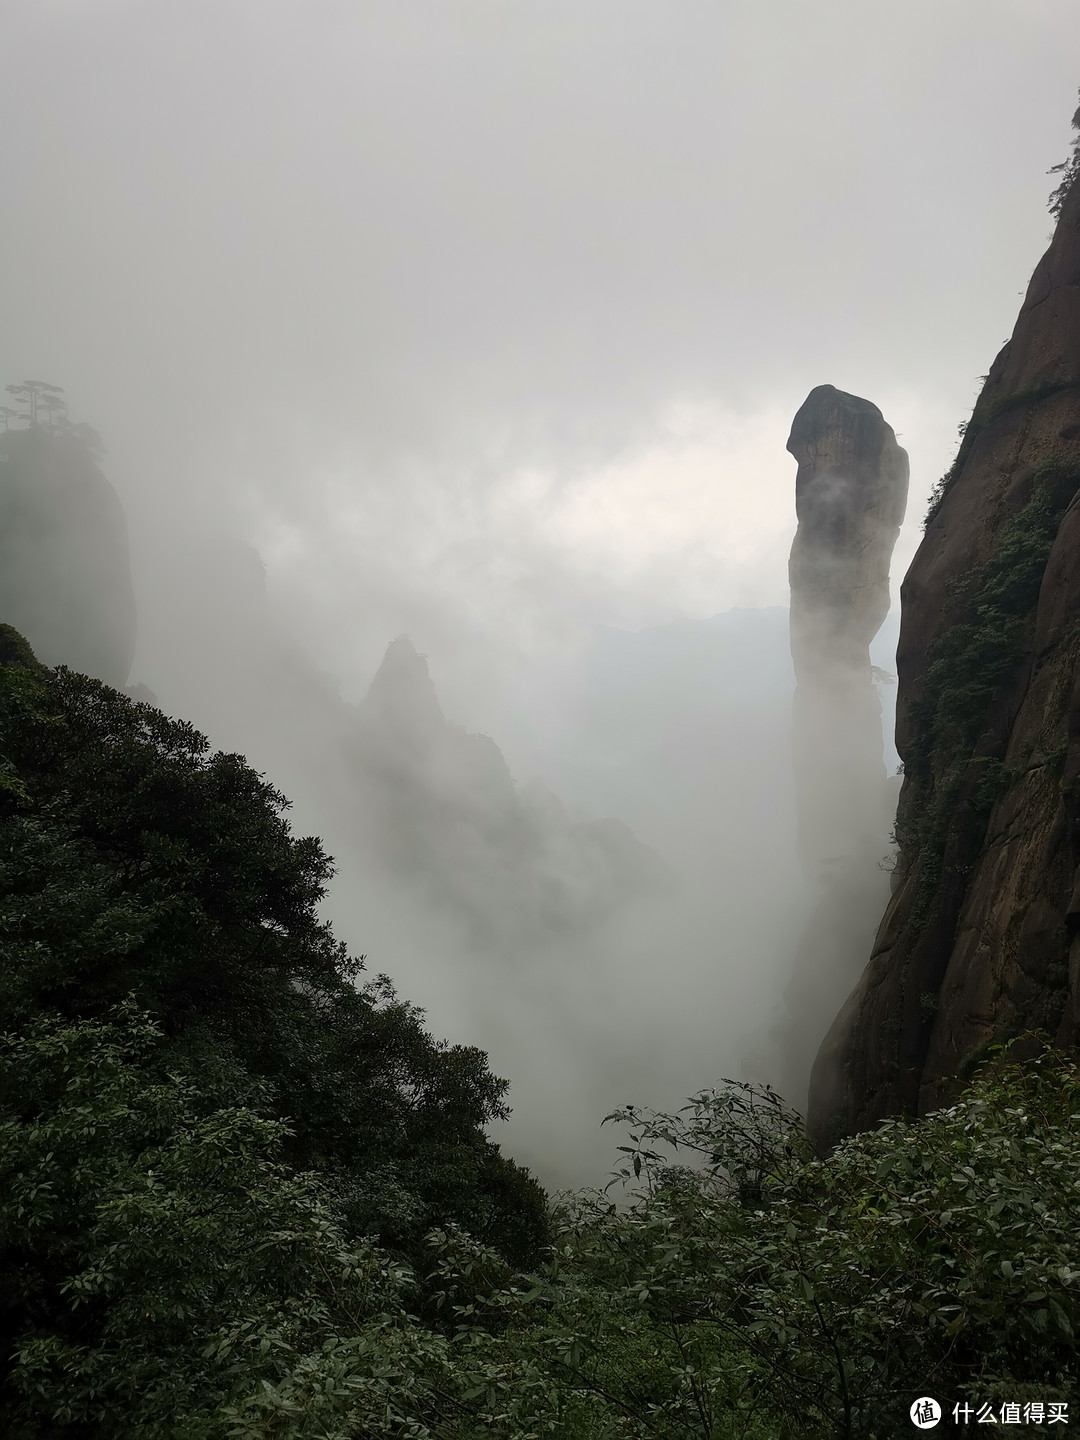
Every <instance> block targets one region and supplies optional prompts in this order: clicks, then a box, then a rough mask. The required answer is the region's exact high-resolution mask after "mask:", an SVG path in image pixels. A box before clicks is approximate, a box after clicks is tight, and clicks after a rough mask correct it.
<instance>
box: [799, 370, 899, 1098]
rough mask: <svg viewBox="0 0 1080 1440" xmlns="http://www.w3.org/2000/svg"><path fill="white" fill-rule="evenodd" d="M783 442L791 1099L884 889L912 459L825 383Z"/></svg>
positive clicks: (875, 415) (847, 984) (854, 970)
mask: <svg viewBox="0 0 1080 1440" xmlns="http://www.w3.org/2000/svg"><path fill="white" fill-rule="evenodd" d="M787 448H788V450H789V451H790V452H791V454H792V455H794V457H795V459H796V460H797V461H798V465H799V468H798V471H797V473H796V478H795V508H796V513H797V515H798V522H799V524H798V530H797V532H796V535H795V541H794V544H793V545H792V547H791V559H790V563H789V576H790V581H791V612H790V627H791V632H790V633H791V656H792V661H793V664H794V667H795V679H796V689H795V702H794V710H793V748H794V759H795V786H796V798H797V814H798V840H799V853H800V856H801V859H802V862H803V866H804V868H805V870H806V872H807V876H808V878H809V879H810V881H811V883H812V885H813V886H814V889H815V894H816V899H815V903H814V910H813V913H812V915H811V918H810V921H809V924H808V926H807V929H806V931H805V933H804V935H803V938H802V942H801V944H800V947H799V950H798V953H797V954H796V957H795V962H794V968H793V973H792V979H791V983H790V985H789V986H788V989H787V992H786V997H785V998H786V1007H787V1017H786V1021H785V1023H784V1025H783V1032H784V1033H783V1037H782V1038H783V1043H782V1046H781V1053H782V1057H783V1058H782V1062H781V1068H782V1075H781V1081H780V1083H781V1089H782V1090H783V1091H784V1093H785V1094H786V1095H787V1096H788V1098H789V1099H790V1100H791V1101H792V1102H793V1103H796V1104H800V1105H801V1104H802V1103H803V1102H804V1099H805V1096H806V1089H807V1083H808V1080H809V1074H810V1065H811V1062H812V1060H813V1057H814V1052H815V1051H816V1049H817V1047H818V1044H819V1043H820V1040H821V1037H822V1035H823V1034H824V1033H825V1029H826V1027H827V1026H828V1024H829V1021H830V1020H831V1019H832V1017H833V1015H835V1013H836V1008H837V1006H838V1005H839V1004H840V1003H841V1001H842V1000H843V998H844V996H845V995H846V994H847V993H848V991H849V990H850V988H851V986H852V984H853V983H854V981H855V979H856V977H857V976H858V973H859V970H860V969H861V968H862V965H863V964H864V963H865V959H866V947H867V945H868V943H869V939H870V937H871V936H872V934H873V928H874V925H875V923H876V920H877V917H878V915H880V913H881V906H882V904H883V903H884V898H885V896H886V895H887V893H888V880H887V876H886V874H885V873H884V870H883V869H882V865H881V862H882V859H883V857H884V856H885V854H886V852H887V850H888V846H889V831H890V829H891V826H892V819H893V810H894V808H895V800H896V794H895V788H894V786H893V785H891V784H890V783H889V781H888V778H887V776H886V770H885V763H884V758H883V747H882V734H881V702H880V699H879V696H878V693H877V690H876V689H875V686H874V678H873V673H872V670H871V665H870V651H869V647H870V642H871V641H872V640H873V638H874V636H875V635H876V634H877V632H878V630H879V629H880V627H881V624H882V622H883V620H884V619H885V617H886V615H887V614H888V612H889V562H890V560H891V558H892V551H893V546H894V545H895V544H896V538H897V536H898V535H899V533H900V525H901V523H902V522H903V518H904V510H905V507H906V505H907V490H908V458H907V454H906V452H905V451H904V450H903V449H901V447H900V446H899V445H898V444H897V443H896V436H895V435H894V433H893V431H892V428H891V427H890V426H889V425H887V424H886V422H885V420H884V418H883V416H882V414H881V411H880V410H879V409H878V408H877V406H876V405H872V404H871V403H870V401H869V400H863V399H860V398H859V397H858V396H856V395H848V394H845V393H844V391H842V390H837V389H835V388H834V387H833V386H832V385H819V386H817V388H816V389H814V390H812V391H811V392H810V394H809V395H808V396H807V398H806V400H805V402H804V403H803V405H802V407H801V408H800V410H799V411H798V413H797V415H796V416H795V419H794V422H793V423H792V428H791V436H790V438H789V440H788V445H787Z"/></svg>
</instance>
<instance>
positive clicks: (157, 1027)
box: [0, 537, 1080, 1440]
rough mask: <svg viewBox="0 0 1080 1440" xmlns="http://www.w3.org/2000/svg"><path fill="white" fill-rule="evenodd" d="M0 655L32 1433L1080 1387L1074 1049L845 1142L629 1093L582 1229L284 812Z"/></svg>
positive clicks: (779, 1404) (768, 1407)
mask: <svg viewBox="0 0 1080 1440" xmlns="http://www.w3.org/2000/svg"><path fill="white" fill-rule="evenodd" d="M1020 538H1021V537H1018V542H1017V543H1018V544H1019V543H1020ZM988 583H989V577H988V576H984V577H983V583H982V588H983V589H984V590H985V588H986V584H988ZM0 660H2V661H6V662H7V663H6V664H5V665H2V666H0V740H2V743H0V756H2V760H0V960H2V983H3V1005H4V1012H3V1013H4V1016H5V1030H6V1033H5V1034H4V1035H3V1036H0V1327H2V1336H0V1341H2V1347H3V1348H2V1360H3V1365H4V1367H5V1368H4V1372H3V1377H2V1385H0V1432H2V1433H3V1434H4V1435H11V1436H13V1437H16V1440H47V1437H48V1440H51V1437H60V1440H83V1437H91V1436H92V1437H106V1440H139V1437H161V1440H172V1437H177V1440H255V1437H262V1440H270V1437H312V1440H315V1437H318V1440H354V1437H362V1436H374V1437H377V1436H386V1437H395V1440H405V1437H410V1440H425V1437H426V1440H480V1437H486V1436H495V1437H503V1440H539V1437H541V1436H557V1437H564V1440H604V1437H609V1440H615V1437H626V1440H631V1437H632V1440H646V1437H656V1440H676V1437H680V1440H682V1437H685V1440H690V1437H694V1440H721V1437H723V1440H727V1437H731V1440H734V1437H736V1436H739V1437H746V1440H795V1437H800V1440H804V1437H805V1440H818V1437H821V1440H825V1437H830V1440H831V1437H838V1436H839V1437H847V1440H856V1437H864V1436H865V1437H879V1440H886V1437H891V1436H894V1435H906V1434H908V1433H911V1426H910V1421H909V1419H908V1406H909V1404H910V1403H911V1400H912V1399H913V1398H914V1397H915V1396H916V1395H920V1394H927V1393H929V1394H933V1395H937V1396H938V1397H939V1398H940V1399H942V1400H943V1401H946V1402H951V1401H959V1400H962V1399H965V1398H970V1399H972V1400H975V1401H978V1402H980V1403H983V1402H988V1401H994V1400H1009V1401H1020V1402H1022V1401H1024V1400H1025V1399H1029V1398H1030V1399H1033V1400H1037V1401H1039V1402H1041V1403H1043V1404H1048V1403H1049V1402H1051V1401H1054V1400H1058V1399H1061V1400H1069V1399H1075V1395H1076V1391H1077V1382H1078V1379H1080V1375H1078V1370H1080V1365H1078V1361H1077V1356H1076V1348H1075V1332H1076V1328H1077V1326H1078V1325H1080V1244H1078V1241H1077V1231H1076V1219H1075V1217H1076V1213H1077V1209H1078V1204H1080V1069H1078V1068H1077V1066H1076V1065H1075V1064H1074V1063H1073V1062H1072V1061H1070V1060H1068V1059H1067V1058H1064V1057H1061V1056H1056V1055H1054V1054H1052V1053H1051V1052H1049V1051H1046V1052H1043V1053H1042V1055H1041V1058H1039V1057H1037V1058H1035V1059H1034V1060H1031V1061H1029V1062H1028V1063H1027V1064H1026V1065H1025V1066H1024V1067H1023V1068H1021V1067H1019V1066H1017V1065H1014V1064H1011V1063H1009V1060H1008V1055H1007V1054H1001V1055H999V1056H998V1057H997V1058H996V1059H995V1060H994V1061H993V1063H992V1064H991V1065H990V1066H989V1067H988V1068H986V1069H984V1071H983V1072H982V1074H981V1075H980V1077H979V1078H978V1079H977V1080H976V1082H975V1083H974V1084H973V1085H972V1087H971V1088H970V1089H969V1090H968V1092H967V1093H966V1094H965V1096H964V1097H963V1099H962V1100H961V1101H960V1103H958V1104H957V1105H956V1106H955V1107H953V1108H952V1109H951V1110H948V1111H945V1112H942V1113H941V1114H939V1115H936V1116H931V1117H929V1118H927V1119H925V1120H922V1121H919V1122H907V1121H895V1122H890V1123H888V1124H886V1125H883V1126H882V1127H881V1128H880V1129H879V1130H878V1131H877V1132H876V1133H874V1134H871V1135H864V1136H861V1137H857V1138H855V1139H852V1140H847V1141H845V1142H844V1143H843V1144H842V1145H840V1146H838V1147H837V1149H836V1150H834V1151H833V1152H832V1154H831V1155H830V1156H829V1157H828V1158H827V1159H825V1160H822V1159H819V1158H818V1157H816V1156H815V1155H813V1154H812V1153H811V1152H810V1150H809V1149H808V1147H807V1144H806V1141H805V1139H804V1136H803V1131H802V1126H801V1122H800V1120H799V1117H798V1116H797V1115H795V1114H794V1113H793V1112H791V1111H789V1110H787V1109H786V1108H785V1106H784V1105H783V1104H782V1103H781V1101H780V1100H779V1099H778V1097H777V1096H775V1095H774V1094H773V1093H772V1092H771V1091H768V1090H759V1089H755V1088H753V1087H750V1086H745V1085H730V1084H729V1085H727V1086H726V1087H724V1088H721V1089H719V1090H716V1091H707V1092H704V1093H703V1094H701V1095H699V1096H698V1097H697V1098H696V1099H695V1100H694V1101H692V1102H691V1103H690V1104H689V1105H688V1106H687V1107H686V1108H685V1109H684V1110H683V1111H682V1112H680V1113H679V1114H677V1115H674V1116H666V1115H658V1114H653V1113H651V1112H642V1111H635V1110H627V1111H624V1112H621V1113H620V1114H618V1115H616V1116H613V1117H609V1118H611V1119H612V1120H613V1121H615V1122H619V1123H622V1124H624V1125H626V1126H627V1127H628V1128H629V1137H628V1140H627V1143H626V1144H625V1145H624V1146H622V1147H621V1148H622V1151H623V1155H624V1166H623V1171H622V1175H621V1180H622V1185H623V1187H624V1188H623V1190H622V1192H621V1193H619V1192H616V1193H615V1194H614V1195H613V1194H612V1193H611V1192H610V1190H609V1191H607V1192H600V1193H586V1194H582V1195H577V1196H571V1197H565V1198H564V1199H563V1200H562V1201H561V1202H560V1203H559V1204H558V1205H557V1206H556V1207H555V1210H554V1213H553V1214H552V1215H550V1216H549V1215H548V1214H547V1213H546V1211H545V1207H544V1203H543V1197H542V1195H541V1193H540V1192H539V1191H538V1189H537V1188H536V1187H535V1185H534V1184H533V1182H531V1181H530V1180H529V1179H528V1177H527V1176H525V1175H524V1173H523V1172H521V1171H519V1170H517V1169H516V1168H515V1167H513V1166H512V1165H511V1164H509V1163H508V1162H507V1161H505V1160H504V1159H503V1158H502V1157H501V1156H500V1155H499V1154H498V1152H497V1151H496V1150H495V1149H494V1147H493V1146H491V1145H490V1143H489V1142H488V1141H487V1140H486V1139H485V1138H484V1135H483V1130H482V1126H483V1123H484V1121H485V1120H486V1118H487V1117H489V1116H490V1115H492V1114H494V1113H497V1111H498V1107H499V1106H500V1104H501V1103H502V1087H501V1083H500V1082H498V1081H495V1080H494V1079H493V1078H492V1077H491V1076H490V1075H489V1074H488V1072H487V1070H486V1068H485V1066H484V1062H483V1057H482V1056H479V1055H477V1054H476V1052H473V1051H469V1050H450V1049H446V1048H444V1047H440V1046H439V1045H437V1044H436V1043H435V1042H434V1041H432V1040H431V1039H430V1037H429V1036H427V1035H426V1033H425V1032H424V1030H423V1028H422V1026H421V1024H420V1021H419V1017H418V1015H417V1013H416V1012H415V1011H414V1010H411V1009H410V1008H409V1007H407V1006H404V1005H402V1004H400V1003H399V1002H398V1001H396V1000H395V999H394V997H393V996H392V994H391V993H390V992H389V991H388V990H387V989H386V987H385V986H381V985H379V984H374V985H372V984H366V985H363V984H360V981H361V980H362V979H363V977H362V975H361V974H360V973H359V970H358V966H357V964H356V962H354V961H350V960H349V958H348V957H347V956H346V955H345V954H344V952H343V951H342V950H341V948H340V946H338V945H337V944H336V942H335V941H334V939H333V937H332V935H331V934H330V932H329V931H328V930H327V929H326V927H325V926H323V925H322V924H321V923H320V922H319V920H318V918H317V914H316V910H315V906H316V903H317V901H318V898H319V895H320V893H321V888H322V886H323V884H324V883H325V880H326V877H327V875H328V873H329V869H328V864H327V862H326V860H325V858H324V857H323V856H322V854H321V852H320V850H319V848H318V846H317V845H316V844H314V843H313V842H310V841H297V840H295V839H293V838H292V837H291V836H290V835H289V832H288V830H287V828H286V826H285V823H284V820H283V816H282V808H283V802H282V801H281V797H280V796H278V795H276V793H275V792H274V791H273V790H272V789H270V788H269V787H268V786H266V785H265V783H264V782H263V781H262V780H260V779H259V777H258V776H256V775H254V774H253V773H252V772H251V771H250V770H249V769H247V767H246V766H244V765H243V763H242V762H241V761H240V760H239V759H237V757H230V756H214V755H210V754H208V752H207V748H206V746H205V743H204V742H203V741H202V740H201V739H200V737H198V736H197V735H196V734H195V733H194V732H193V731H191V730H190V729H189V728H188V727H186V726H183V725H178V724H176V723H175V722H173V721H169V720H167V719H165V717H163V716H161V715H159V714H157V712H155V711H153V710H150V709H148V708H147V707H144V706H134V705H132V704H131V703H130V702H128V701H127V700H125V699H124V698H123V697H122V696H119V695H116V694H114V693H113V692H110V691H108V690H107V689H105V687H102V686H99V685H96V684H94V683H93V682H91V681H87V680H85V679H82V678H80V677H77V676H73V675H69V674H67V673H66V672H63V671H61V672H57V673H53V672H48V671H44V670H42V669H41V668H40V667H38V666H37V665H36V663H35V662H34V660H33V657H32V656H30V655H29V654H28V652H27V651H26V650H25V647H24V646H22V645H21V642H19V640H18V638H17V637H14V636H13V635H11V634H10V633H8V634H6V635H0ZM1031 1049H1032V1047H1031V1043H1030V1042H1028V1053H1031Z"/></svg>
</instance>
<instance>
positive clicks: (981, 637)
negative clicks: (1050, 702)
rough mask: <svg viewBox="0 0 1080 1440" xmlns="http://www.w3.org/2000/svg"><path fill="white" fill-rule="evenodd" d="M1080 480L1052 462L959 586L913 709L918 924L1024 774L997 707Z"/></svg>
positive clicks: (914, 918)
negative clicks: (995, 718)
mask: <svg viewBox="0 0 1080 1440" xmlns="http://www.w3.org/2000/svg"><path fill="white" fill-rule="evenodd" d="M1066 471H1067V472H1068V473H1064V472H1066ZM1078 482H1080V474H1077V473H1074V472H1073V471H1071V470H1069V467H1067V466H1064V465H1060V464H1056V463H1054V462H1051V463H1049V464H1047V465H1045V466H1044V467H1043V468H1042V470H1041V471H1040V472H1039V474H1037V475H1036V476H1035V477H1034V481H1033V485H1032V491H1031V498H1030V499H1029V500H1028V503H1027V504H1026V505H1025V506H1024V507H1023V508H1022V509H1021V510H1019V511H1018V512H1017V514H1016V515H1014V516H1013V517H1012V519H1010V520H1008V521H1007V522H1006V523H1005V524H1004V525H1003V526H1002V529H1001V534H1000V536H999V537H998V543H997V545H996V547H995V549H994V552H993V554H992V555H991V556H990V558H989V559H988V560H987V561H986V563H985V564H984V565H981V566H978V567H977V568H976V569H974V570H972V571H969V572H968V573H967V574H965V575H961V576H959V577H957V579H956V580H955V581H954V582H953V584H952V586H951V602H952V617H951V618H952V624H951V625H950V626H949V627H948V628H947V629H945V630H943V632H942V633H941V635H940V636H939V637H938V638H937V639H936V640H935V641H934V642H933V644H932V646H931V648H930V662H931V663H930V666H929V669H928V670H927V672H926V677H925V680H924V682H923V688H922V693H921V694H920V696H919V698H918V699H917V700H916V701H915V702H914V703H913V704H912V706H911V710H910V723H911V729H912V736H913V738H912V741H911V744H910V746H909V748H908V753H907V759H906V764H905V775H906V777H907V784H906V786H905V789H904V794H903V798H902V802H901V806H900V810H899V813H898V815H897V823H896V837H897V840H898V842H899V844H900V849H901V854H902V857H903V863H904V865H905V867H907V866H911V865H915V864H917V865H918V867H919V878H918V885H919V893H918V900H917V903H916V904H915V906H914V907H913V909H912V913H911V920H910V923H911V924H912V925H921V924H923V923H924V922H925V920H926V918H927V915H928V913H929V911H930V909H931V907H932V905H933V904H934V901H935V899H936V898H939V896H940V892H941V890H942V886H943V884H944V883H945V882H946V881H947V878H948V877H947V875H946V873H945V872H946V854H947V852H950V851H951V866H952V870H953V871H954V872H955V871H958V870H960V869H962V868H963V866H964V865H965V864H966V863H968V861H969V859H970V856H971V854H972V853H973V851H974V850H976V849H977V848H978V847H979V845H981V843H982V840H983V836H984V833H985V829H986V822H987V819H988V818H989V815H990V811H991V810H992V809H993V806H994V803H995V801H996V800H997V799H998V797H999V796H1000V795H1001V793H1002V792H1003V790H1004V788H1005V787H1006V786H1007V785H1008V784H1009V783H1010V780H1011V779H1014V778H1015V776H1011V775H1010V774H1009V772H1008V771H1007V769H1006V767H1005V766H1004V765H1003V764H1002V754H1003V753H1004V749H1005V743H1006V740H1007V738H1008V737H1007V735H998V734H995V733H994V732H993V727H992V726H991V727H990V728H989V730H988V713H989V711H990V708H991V705H992V703H993V701H994V700H995V698H996V697H997V696H998V695H999V694H1000V693H1001V691H1002V689H1003V687H1005V686H1006V685H1007V684H1008V682H1009V680H1010V678H1012V677H1013V675H1014V674H1015V672H1016V671H1017V669H1018V667H1019V666H1020V665H1021V663H1022V661H1023V658H1024V647H1025V640H1027V639H1029V636H1028V633H1027V632H1028V631H1029V630H1030V627H1031V624H1032V617H1033V616H1034V613H1035V607H1036V605H1037V603H1038V599H1039V588H1040V585H1041V584H1042V578H1043V572H1044V571H1045V569H1046V562H1047V560H1048V559H1049V556H1050V549H1051V546H1052V545H1053V542H1054V537H1055V535H1056V533H1057V527H1058V523H1059V521H1060V519H1061V513H1062V510H1063V509H1064V504H1063V499H1066V500H1067V497H1068V496H1069V495H1070V494H1071V492H1072V490H1073V488H1075V485H1076V484H1077V483H1078ZM961 824H962V827H963V831H964V833H963V834H962V835H961V834H959V827H960V826H961Z"/></svg>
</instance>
